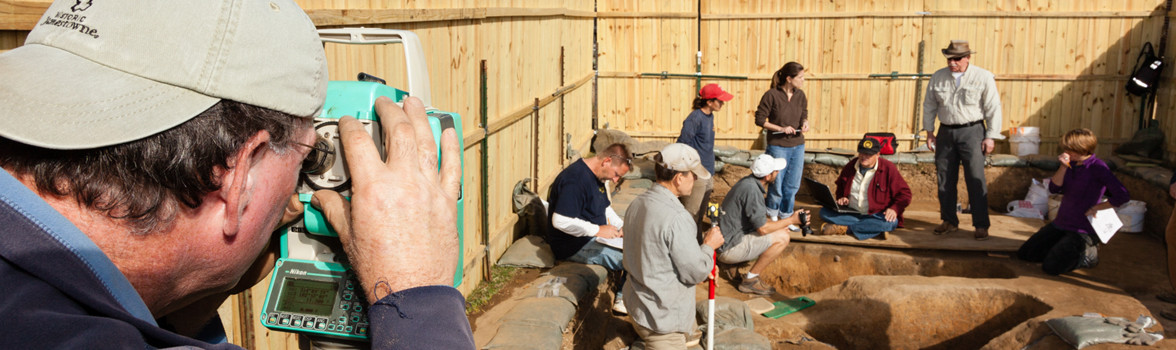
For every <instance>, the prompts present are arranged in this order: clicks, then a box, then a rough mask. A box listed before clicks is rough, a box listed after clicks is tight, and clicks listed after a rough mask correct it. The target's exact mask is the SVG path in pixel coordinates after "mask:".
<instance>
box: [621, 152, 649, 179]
mask: <svg viewBox="0 0 1176 350" xmlns="http://www.w3.org/2000/svg"><path fill="white" fill-rule="evenodd" d="M653 167H654V161H653V160H652V159H647V158H644V157H642V158H633V163H632V164H631V165H630V166H629V172H627V173H625V176H622V178H624V179H627V180H632V179H650V180H653V179H654V177H655V176H656V175H655V174H654V172H653Z"/></svg>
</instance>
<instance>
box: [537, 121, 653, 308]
mask: <svg viewBox="0 0 1176 350" xmlns="http://www.w3.org/2000/svg"><path fill="white" fill-rule="evenodd" d="M632 159H633V156H632V154H630V153H629V148H628V147H626V146H625V145H624V144H621V143H616V144H612V145H609V146H608V147H605V148H604V150H601V151H598V152H597V153H596V155H595V156H593V157H591V158H584V159H580V160H577V161H576V162H575V163H572V165H569V166H568V167H567V168H564V170H563V171H561V172H560V173H559V175H558V176H556V177H555V181H554V182H552V183H551V188H550V189H549V192H548V195H547V202H548V206H549V209H548V219H550V220H548V222H550V223H551V224H550V225H549V226H548V227H547V244H549V245H551V251H552V253H554V254H555V258H556V259H559V260H568V261H573V262H578V263H583V264H593V265H601V266H604V267H605V268H607V269H609V270H611V271H621V270H623V269H624V266H622V264H621V259H622V257H623V256H624V255H623V254H622V253H621V250H620V249H618V248H615V247H613V246H610V245H608V244H606V243H605V242H607V241H608V240H609V239H616V238H622V237H624V233H623V232H622V231H621V227H624V225H625V223H624V221H623V220H622V219H621V216H620V215H617V212H616V211H614V210H613V209H612V207H610V206H609V205H610V202H609V200H608V194H607V193H605V192H606V191H607V189H606V188H605V186H604V183H605V181H612V182H613V183H614V184H615V183H617V181H620V179H621V176H624V175H625V173H627V172H629V169H630V167H631V164H632ZM598 238H599V239H598ZM602 241H604V242H602ZM613 310H615V311H617V312H619V313H627V311H626V310H625V306H624V304H622V303H621V295H620V288H617V294H616V300H615V301H614V303H613Z"/></svg>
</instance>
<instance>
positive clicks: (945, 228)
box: [932, 221, 960, 236]
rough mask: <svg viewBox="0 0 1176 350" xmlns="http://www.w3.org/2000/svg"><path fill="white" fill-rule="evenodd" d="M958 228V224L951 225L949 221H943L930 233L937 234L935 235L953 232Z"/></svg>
mask: <svg viewBox="0 0 1176 350" xmlns="http://www.w3.org/2000/svg"><path fill="white" fill-rule="evenodd" d="M958 229H960V228H959V227H958V226H956V225H952V224H951V223H950V222H947V221H944V222H943V223H942V224H939V226H936V227H935V230H934V231H932V233H935V235H937V236H938V235H945V234H948V233H952V232H955V230H958Z"/></svg>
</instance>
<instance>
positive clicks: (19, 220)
mask: <svg viewBox="0 0 1176 350" xmlns="http://www.w3.org/2000/svg"><path fill="white" fill-rule="evenodd" d="M0 235H3V239H0V286H2V287H0V288H3V291H4V296H3V297H0V319H2V320H3V324H4V325H5V326H4V327H0V349H55V348H60V349H145V348H165V347H197V348H208V349H238V348H239V347H237V346H236V345H232V344H228V343H223V340H224V336H223V335H224V330H223V328H222V329H219V332H216V333H219V334H214V337H213V338H211V339H212V340H211V343H210V342H206V341H202V340H197V339H192V338H188V337H185V336H182V335H179V334H176V333H174V332H172V331H169V330H167V329H164V328H161V327H160V326H159V325H158V324H157V323H156V321H155V319H154V317H153V316H152V315H151V312H150V311H149V310H148V309H147V306H146V305H145V304H144V303H143V301H142V299H141V298H140V297H139V294H138V293H137V292H136V291H135V289H134V288H133V287H132V286H131V284H130V282H128V281H127V279H126V278H125V277H124V276H123V275H122V273H121V272H120V271H119V270H118V269H117V268H116V267H115V265H114V263H113V262H111V261H110V259H109V258H107V257H106V255H105V254H104V253H103V252H102V251H101V250H99V249H98V247H97V245H95V244H94V242H93V241H91V240H90V239H89V238H88V237H87V236H86V235H85V234H83V233H82V232H81V231H80V230H78V228H77V227H76V226H74V225H73V224H72V223H70V222H69V221H68V220H66V219H65V217H63V216H62V215H61V214H60V213H58V212H57V211H55V210H54V209H53V208H52V207H50V206H49V204H48V203H45V202H44V201H43V200H41V198H40V197H38V196H37V195H36V194H35V193H33V192H32V191H30V190H29V189H28V188H26V187H24V185H23V184H21V183H20V182H17V181H16V179H14V178H12V176H11V175H9V174H8V172H6V171H3V169H0ZM368 317H369V318H370V319H371V321H372V327H371V328H372V333H371V336H372V345H373V348H375V349H424V348H430V349H472V348H474V340H473V335H472V333H471V332H470V325H469V321H468V319H467V318H466V316H465V299H464V298H463V297H462V296H461V293H459V292H458V291H457V290H456V289H453V288H451V287H447V286H428V287H419V288H412V289H408V290H404V291H401V292H399V293H395V294H391V295H389V296H387V297H385V298H383V299H380V300H379V301H377V302H376V303H375V304H374V305H373V306H372V307H369V308H368ZM217 341H221V342H219V343H218V342H217Z"/></svg>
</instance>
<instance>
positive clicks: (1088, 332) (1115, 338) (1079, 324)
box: [1045, 314, 1164, 349]
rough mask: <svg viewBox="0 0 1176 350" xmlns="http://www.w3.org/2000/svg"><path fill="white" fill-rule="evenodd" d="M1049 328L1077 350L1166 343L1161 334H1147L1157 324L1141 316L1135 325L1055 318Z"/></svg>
mask: <svg viewBox="0 0 1176 350" xmlns="http://www.w3.org/2000/svg"><path fill="white" fill-rule="evenodd" d="M1045 324H1046V325H1048V326H1049V328H1050V329H1051V330H1053V332H1054V334H1057V335H1058V337H1059V338H1062V340H1064V341H1065V342H1066V343H1068V344H1070V345H1071V346H1073V347H1074V348H1076V349H1081V348H1084V347H1087V346H1090V345H1094V344H1102V343H1115V344H1128V343H1131V344H1136V345H1149V346H1150V345H1154V344H1155V343H1156V342H1158V341H1160V340H1162V339H1164V336H1163V335H1162V334H1160V333H1149V332H1147V328H1151V327H1152V326H1154V325H1155V320H1154V319H1152V318H1151V317H1147V316H1139V318H1138V319H1136V321H1135V322H1130V321H1127V319H1125V318H1122V317H1101V316H1099V315H1097V314H1094V315H1087V316H1069V317H1062V318H1055V319H1051V320H1046V321H1045Z"/></svg>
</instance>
